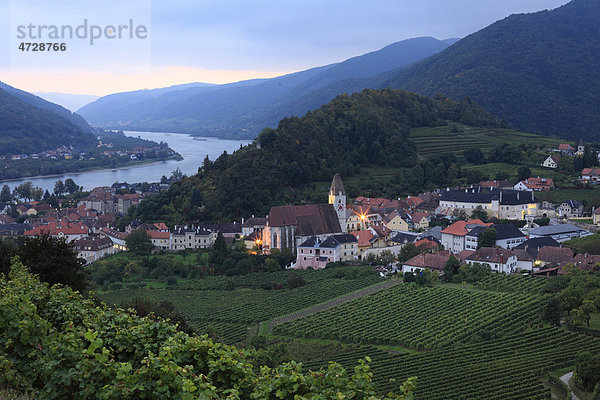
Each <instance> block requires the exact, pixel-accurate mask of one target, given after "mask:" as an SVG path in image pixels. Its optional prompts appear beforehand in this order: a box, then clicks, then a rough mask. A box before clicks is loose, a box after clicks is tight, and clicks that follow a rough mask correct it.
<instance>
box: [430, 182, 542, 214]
mask: <svg viewBox="0 0 600 400" xmlns="http://www.w3.org/2000/svg"><path fill="white" fill-rule="evenodd" d="M478 206H481V208H482V209H483V210H484V211H486V212H487V213H488V215H489V216H490V217H496V218H499V219H525V216H526V215H537V207H538V203H537V201H536V200H535V195H534V192H521V191H518V190H502V189H486V188H481V187H479V186H478V187H473V188H468V189H460V190H450V189H446V190H445V191H443V192H442V193H441V198H440V208H441V209H442V210H441V211H443V210H445V211H446V212H453V211H455V210H464V211H465V212H467V213H468V214H470V213H472V212H473V210H474V209H476V208H477V207H478Z"/></svg>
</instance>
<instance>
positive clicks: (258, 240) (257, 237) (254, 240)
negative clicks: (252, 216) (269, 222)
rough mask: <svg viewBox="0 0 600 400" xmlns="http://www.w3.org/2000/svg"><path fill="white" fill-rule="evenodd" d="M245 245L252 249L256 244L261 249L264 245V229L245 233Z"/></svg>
mask: <svg viewBox="0 0 600 400" xmlns="http://www.w3.org/2000/svg"><path fill="white" fill-rule="evenodd" d="M244 246H245V247H246V249H248V250H252V249H253V248H254V247H256V246H258V248H259V249H260V248H261V247H262V231H253V232H251V233H250V234H248V235H245V236H244Z"/></svg>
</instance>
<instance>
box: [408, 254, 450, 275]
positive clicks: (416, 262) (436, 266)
mask: <svg viewBox="0 0 600 400" xmlns="http://www.w3.org/2000/svg"><path fill="white" fill-rule="evenodd" d="M450 254H451V253H450V252H449V251H447V250H444V251H437V252H435V253H421V254H419V255H417V256H415V257H413V258H411V259H410V260H408V261H405V262H404V263H402V273H406V272H412V273H415V272H419V271H421V270H423V269H430V270H434V271H438V272H441V273H443V271H444V267H445V266H446V264H447V263H448V259H449V258H450Z"/></svg>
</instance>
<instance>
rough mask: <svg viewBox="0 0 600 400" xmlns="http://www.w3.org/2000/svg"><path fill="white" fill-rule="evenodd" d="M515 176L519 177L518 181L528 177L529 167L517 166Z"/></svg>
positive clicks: (529, 174) (529, 173)
mask: <svg viewBox="0 0 600 400" xmlns="http://www.w3.org/2000/svg"><path fill="white" fill-rule="evenodd" d="M517 176H518V177H519V182H521V181H524V180H526V179H529V177H530V176H531V170H530V169H529V167H525V166H523V167H519V168H518V169H517Z"/></svg>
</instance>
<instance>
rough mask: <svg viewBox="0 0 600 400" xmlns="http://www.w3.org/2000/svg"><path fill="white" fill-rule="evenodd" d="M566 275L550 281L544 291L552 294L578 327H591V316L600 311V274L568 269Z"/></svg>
mask: <svg viewBox="0 0 600 400" xmlns="http://www.w3.org/2000/svg"><path fill="white" fill-rule="evenodd" d="M567 270H568V271H569V272H568V273H567V274H566V275H562V276H558V277H555V278H554V279H551V280H550V281H548V282H547V283H546V285H545V287H544V291H546V292H547V293H552V294H553V295H554V296H555V298H556V299H558V300H559V302H560V308H561V310H563V311H566V312H567V313H568V314H569V316H570V319H571V321H572V322H573V323H575V324H576V325H587V326H588V327H589V326H590V319H591V314H593V313H595V312H598V311H599V310H600V274H598V271H595V272H584V271H581V270H580V269H578V268H574V267H572V266H571V267H567Z"/></svg>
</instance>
